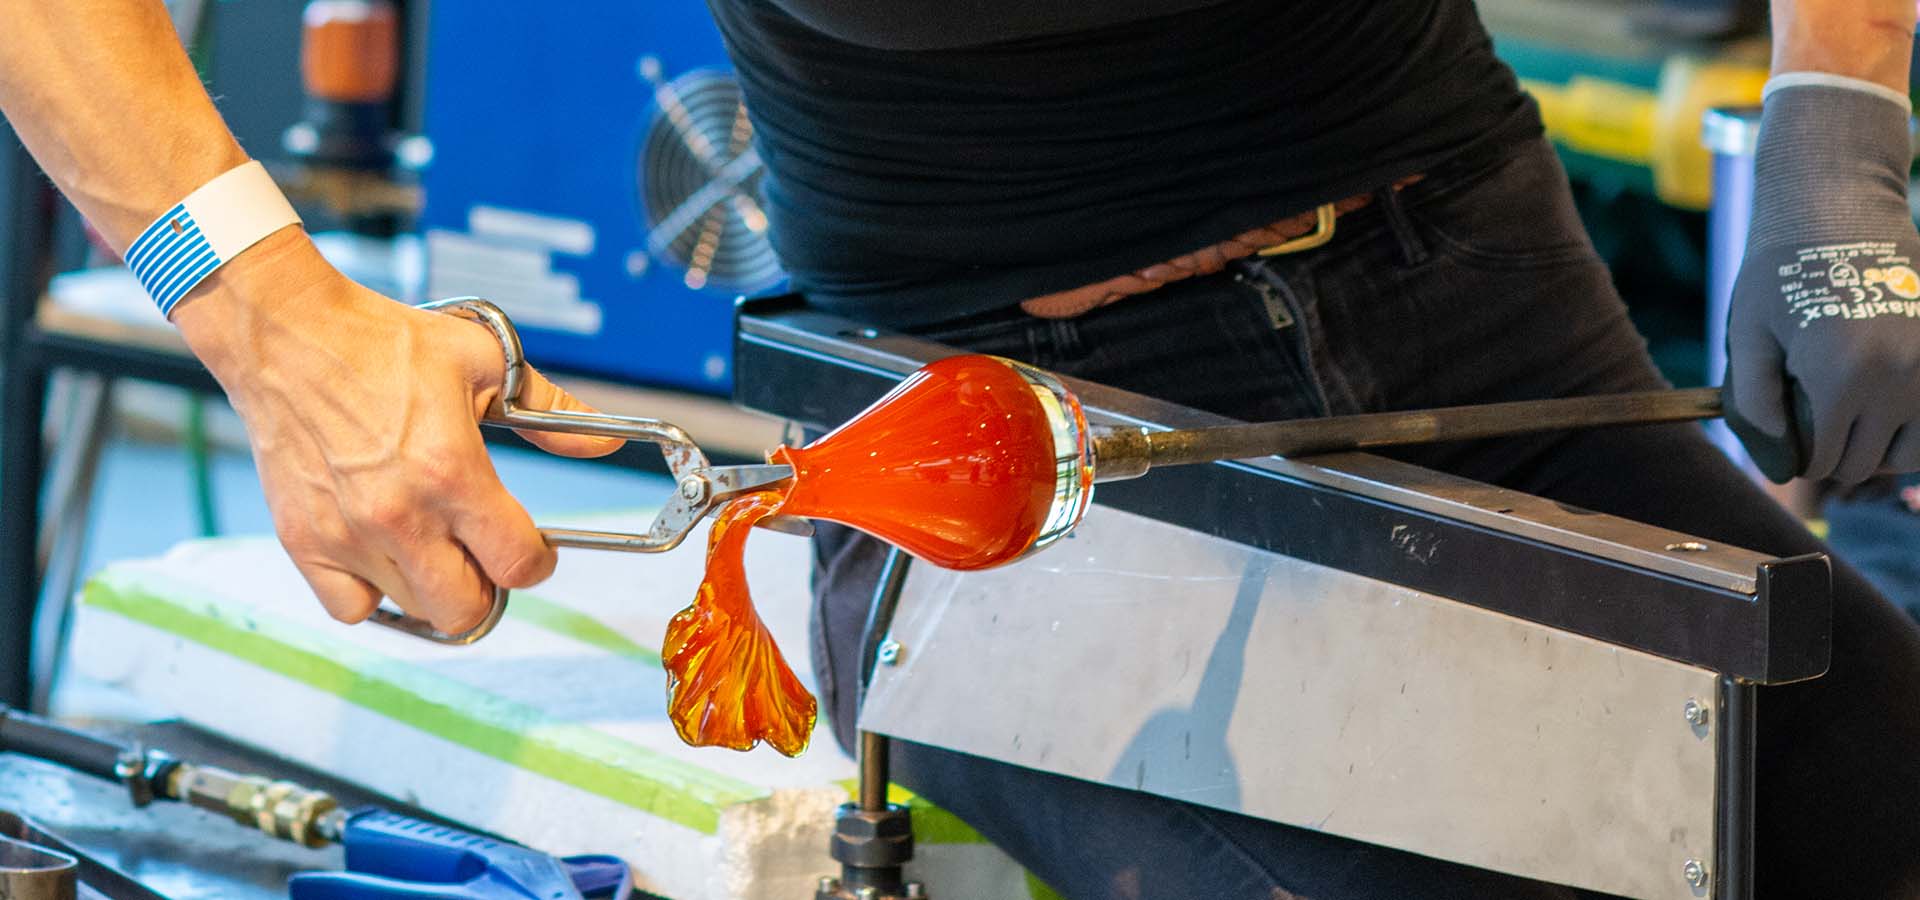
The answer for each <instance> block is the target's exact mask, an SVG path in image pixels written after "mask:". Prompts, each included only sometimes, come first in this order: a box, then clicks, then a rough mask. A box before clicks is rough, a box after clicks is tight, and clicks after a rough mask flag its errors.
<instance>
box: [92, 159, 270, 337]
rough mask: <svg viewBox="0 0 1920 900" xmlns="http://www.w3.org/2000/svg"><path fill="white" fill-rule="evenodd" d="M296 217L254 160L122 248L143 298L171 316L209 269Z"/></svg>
mask: <svg viewBox="0 0 1920 900" xmlns="http://www.w3.org/2000/svg"><path fill="white" fill-rule="evenodd" d="M298 224H300V216H299V214H298V213H295V212H294V211H293V205H292V204H290V203H288V202H287V198H286V195H284V194H282V193H280V188H279V187H278V186H276V185H275V184H274V183H273V178H272V177H271V176H269V175H268V174H267V167H266V166H263V165H261V164H260V163H259V162H258V161H253V162H249V163H246V164H244V165H241V166H239V167H238V168H234V169H230V170H228V171H227V172H226V173H224V174H222V175H220V176H218V177H216V178H214V179H213V180H212V181H209V182H207V183H206V184H203V185H201V186H200V188H199V189H198V190H196V191H194V192H193V193H191V194H188V195H187V199H185V200H182V201H180V203H179V204H178V205H176V206H174V208H172V209H170V210H167V211H166V212H165V213H164V214H162V215H161V216H160V218H158V219H155V220H154V222H153V224H152V225H148V226H147V229H146V230H145V231H142V232H140V236H139V237H137V238H134V239H133V243H132V244H131V245H130V246H128V247H127V252H126V256H125V259H126V261H127V268H129V269H132V270H133V275H134V277H135V278H138V279H139V280H140V286H141V287H143V288H146V290H147V296H149V297H152V298H153V302H154V303H155V304H156V305H158V306H159V307H160V314H161V315H163V316H171V315H172V314H173V307H174V304H176V303H179V302H180V298H182V297H185V296H186V295H187V292H188V291H191V290H193V289H194V286H195V285H198V284H199V283H200V282H201V281H202V280H204V279H205V278H206V277H207V276H208V275H211V274H213V270H215V269H218V268H220V266H221V265H223V264H225V263H226V262H227V261H228V260H230V259H232V258H234V257H235V256H238V255H240V251H242V250H245V249H247V248H248V247H251V246H253V245H254V244H257V243H259V242H260V240H261V239H262V238H265V237H266V236H267V235H270V234H272V233H274V232H276V231H279V230H280V229H282V228H285V227H287V226H288V225H298Z"/></svg>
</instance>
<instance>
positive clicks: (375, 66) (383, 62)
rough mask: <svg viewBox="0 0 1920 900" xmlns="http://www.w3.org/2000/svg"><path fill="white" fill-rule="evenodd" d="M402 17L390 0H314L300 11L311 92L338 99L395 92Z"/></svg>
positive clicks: (368, 99)
mask: <svg viewBox="0 0 1920 900" xmlns="http://www.w3.org/2000/svg"><path fill="white" fill-rule="evenodd" d="M398 19H399V17H398V15H397V14H396V13H395V12H394V8H393V4H392V3H391V2H389V0H310V2H309V3H308V4H307V6H306V9H305V10H304V11H303V12H302V13H301V17H300V25H301V33H300V78H301V82H302V84H303V85H304V86H305V88H306V91H307V96H309V97H313V98H315V99H318V100H328V101H332V102H335V103H378V102H381V101H384V100H387V99H389V98H391V97H392V96H393V90H394V84H395V82H396V80H397V79H398V78H399V70H400V25H399V21H398Z"/></svg>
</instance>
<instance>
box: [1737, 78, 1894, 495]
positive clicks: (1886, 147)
mask: <svg viewBox="0 0 1920 900" xmlns="http://www.w3.org/2000/svg"><path fill="white" fill-rule="evenodd" d="M1910 115H1911V105H1910V103H1909V102H1908V101H1907V99H1906V98H1905V97H1902V96H1901V95H1899V94H1897V93H1895V92H1894V91H1892V90H1890V89H1887V88H1885V87H1882V86H1880V85H1877V84H1873V83H1871V82H1865V81H1858V80H1855V79H1849V78H1841V77H1838V76H1829V75H1809V74H1805V73H1799V74H1793V75H1785V76H1780V77H1776V78H1774V79H1773V80H1772V81H1771V82H1769V84H1768V88H1767V98H1766V106H1765V111H1764V114H1763V115H1762V118H1761V124H1760V142H1759V147H1758V156H1757V158H1756V160H1755V184H1754V204H1753V227H1752V230H1751V231H1750V232H1749V233H1748V236H1747V254H1746V260H1745V262H1743V263H1742V264H1741V267H1740V274H1739V276H1738V278H1737V279H1736V281H1735V282H1734V288H1733V306H1732V311H1731V316H1730V319H1729V320H1728V323H1727V358H1728V372H1727V379H1726V389H1727V397H1726V406H1727V423H1728V424H1729V425H1730V426H1732V428H1733V431H1734V433H1735V434H1737V435H1739V436H1740V440H1741V441H1742V442H1743V443H1744V444H1745V445H1746V447H1747V450H1748V452H1749V453H1751V454H1752V455H1753V458H1754V461H1755V462H1756V463H1758V464H1759V466H1760V469H1761V471H1762V472H1764V473H1765V474H1766V475H1767V477H1769V478H1772V479H1773V480H1774V481H1780V482H1784V481H1786V480H1787V479H1788V478H1791V477H1792V476H1794V475H1804V476H1806V477H1808V478H1834V479H1837V480H1839V481H1842V482H1848V483H1852V482H1858V481H1863V480H1865V479H1866V478H1867V477H1869V476H1871V475H1873V474H1874V473H1875V472H1876V471H1882V470H1886V471H1901V472H1905V471H1914V470H1920V272H1916V260H1920V233H1917V232H1916V231H1915V228H1914V223H1913V217H1912V214H1911V213H1910V212H1909V211H1908V208H1907V172H1908V168H1909V166H1910V164H1911V162H1912V156H1913V154H1912V150H1911V145H1910V144H1909V139H1908V130H1907V120H1908V117H1909V116H1910Z"/></svg>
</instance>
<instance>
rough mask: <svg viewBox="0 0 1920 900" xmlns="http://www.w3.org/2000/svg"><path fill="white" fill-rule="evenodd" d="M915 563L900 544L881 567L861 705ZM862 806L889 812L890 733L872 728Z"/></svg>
mask: <svg viewBox="0 0 1920 900" xmlns="http://www.w3.org/2000/svg"><path fill="white" fill-rule="evenodd" d="M912 564H913V557H911V556H908V555H907V554H906V553H905V552H904V551H902V550H901V549H900V548H899V547H889V548H887V559H886V562H884V563H882V564H881V567H880V580H879V582H878V584H876V585H875V587H874V590H873V604H872V605H871V606H870V607H868V608H867V624H866V628H865V630H864V632H863V634H862V637H861V640H860V697H859V700H858V706H856V707H855V709H858V708H859V707H860V706H865V705H866V702H867V684H868V683H869V682H871V681H873V670H874V667H875V666H876V665H877V664H878V662H879V657H880V644H881V643H882V642H883V641H885V640H886V636H887V632H888V631H890V630H892V628H893V614H894V611H895V610H897V609H899V608H900V591H901V590H902V589H903V588H905V587H906V584H907V569H908V568H910V567H911V566H912ZM859 741H860V743H859V746H858V747H857V748H856V749H857V753H858V756H859V757H860V759H859V762H860V808H861V809H862V810H865V811H867V812H885V811H886V808H887V782H888V781H889V780H890V779H891V776H890V775H889V773H888V769H889V759H888V755H889V754H888V745H887V737H886V735H883V734H875V733H873V732H871V731H862V732H860V738H859Z"/></svg>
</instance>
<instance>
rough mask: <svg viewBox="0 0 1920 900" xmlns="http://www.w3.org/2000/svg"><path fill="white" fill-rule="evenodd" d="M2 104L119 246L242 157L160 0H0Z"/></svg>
mask: <svg viewBox="0 0 1920 900" xmlns="http://www.w3.org/2000/svg"><path fill="white" fill-rule="evenodd" d="M0 21H4V22H6V23H7V26H6V31H7V35H6V37H5V38H4V39H0V112H4V113H5V114H6V116H7V120H8V121H9V122H10V123H11V124H12V125H13V127H14V130H15V131H16V132H18V133H19V135H20V138H21V140H22V141H23V142H24V143H25V144H26V147H27V150H28V151H29V152H31V153H32V154H33V157H34V159H35V160H37V161H38V162H39V163H40V166H41V168H43V169H45V170H46V172H47V174H48V175H49V176H51V177H52V178H53V181H54V183H55V184H56V185H58V186H59V187H60V189H61V191H62V192H63V193H65V194H66V195H67V197H68V199H70V200H72V201H73V203H74V205H75V206H76V207H78V208H79V209H80V212H81V213H82V214H83V215H85V216H86V217H87V220H88V221H90V222H92V223H93V225H94V227H95V228H97V229H99V230H100V231H101V233H102V234H104V235H105V236H106V237H107V239H108V240H110V241H112V242H113V244H114V246H116V247H118V248H120V249H125V248H126V245H127V244H128V243H129V242H131V241H132V240H133V238H134V236H135V235H137V234H138V233H139V232H140V229H142V228H145V227H146V225H147V224H148V223H149V222H151V221H153V219H154V218H155V217H157V216H158V215H159V214H160V213H162V212H164V211H166V210H167V208H168V207H171V206H172V205H173V204H175V203H177V202H179V200H180V198H182V197H185V196H186V195H187V194H188V193H189V192H191V191H193V189H195V188H197V187H199V186H200V185H202V184H205V183H206V182H207V181H208V180H210V179H212V178H213V177H214V176H216V175H219V174H220V173H222V172H225V171H226V170H228V169H231V168H233V167H234V166H236V165H239V164H240V163H242V162H244V161H246V158H247V157H246V154H245V153H244V152H242V151H241V149H240V146H239V144H237V143H236V142H235V141H234V139H233V135H232V133H231V132H229V131H228V130H227V126H226V124H225V123H224V122H222V121H221V119H220V114H219V113H218V112H216V111H215V110H214V107H213V102H212V101H211V100H210V99H208V97H207V92H206V90H205V88H203V87H202V86H201V84H200V80H199V77H198V76H197V75H196V74H195V73H194V70H193V66H192V64H191V63H190V62H189V61H188V59H187V55H186V52H185V51H184V50H183V49H182V48H181V46H180V41H179V38H178V37H177V36H176V35H175V34H174V30H173V25H172V23H171V22H170V21H169V20H168V18H167V13H166V9H165V7H164V6H163V4H161V3H160V2H159V0H66V2H60V3H48V2H45V0H0Z"/></svg>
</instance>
